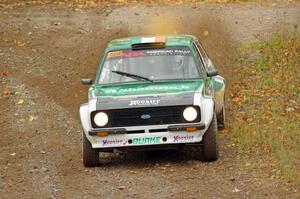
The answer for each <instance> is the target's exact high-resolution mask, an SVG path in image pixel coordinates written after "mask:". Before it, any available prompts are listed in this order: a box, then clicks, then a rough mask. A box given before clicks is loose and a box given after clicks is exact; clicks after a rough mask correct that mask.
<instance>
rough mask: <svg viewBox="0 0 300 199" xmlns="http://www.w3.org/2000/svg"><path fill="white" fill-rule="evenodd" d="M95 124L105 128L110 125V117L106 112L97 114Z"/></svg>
mask: <svg viewBox="0 0 300 199" xmlns="http://www.w3.org/2000/svg"><path fill="white" fill-rule="evenodd" d="M94 122H95V124H96V125H97V126H101V127H102V126H105V125H106V124H107V123H108V116H107V114H106V113H104V112H99V113H96V115H95V116H94Z"/></svg>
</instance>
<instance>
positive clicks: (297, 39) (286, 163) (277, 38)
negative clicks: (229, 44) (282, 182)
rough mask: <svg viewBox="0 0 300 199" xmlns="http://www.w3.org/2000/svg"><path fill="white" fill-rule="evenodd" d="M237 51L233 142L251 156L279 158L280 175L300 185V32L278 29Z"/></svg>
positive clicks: (232, 94)
mask: <svg viewBox="0 0 300 199" xmlns="http://www.w3.org/2000/svg"><path fill="white" fill-rule="evenodd" d="M237 51H238V53H237V57H238V58H237V59H238V60H237V64H236V65H235V66H234V74H236V75H237V78H236V79H237V81H235V82H234V83H233V84H232V86H233V88H232V91H231V96H230V97H231V101H232V105H233V109H234V110H235V113H234V122H233V123H232V125H231V126H230V129H229V131H231V132H232V134H233V136H232V142H233V143H234V144H235V145H236V146H237V147H238V151H239V153H241V154H243V155H244V156H245V157H250V158H254V159H255V158H257V157H259V158H261V157H265V158H266V162H267V159H272V158H273V159H275V162H276V163H275V164H276V165H277V169H278V171H279V172H277V175H279V176H284V177H286V178H287V179H289V180H292V181H295V182H296V184H298V185H300V33H299V32H297V31H295V32H294V33H292V34H287V33H285V34H283V33H276V34H274V35H273V36H271V37H270V38H269V39H267V40H260V41H258V42H254V43H251V44H247V45H242V46H240V47H238V50H237ZM277 177H278V176H277Z"/></svg>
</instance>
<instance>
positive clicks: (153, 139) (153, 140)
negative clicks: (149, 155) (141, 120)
mask: <svg viewBox="0 0 300 199" xmlns="http://www.w3.org/2000/svg"><path fill="white" fill-rule="evenodd" d="M158 143H161V137H149V138H133V139H132V144H158Z"/></svg>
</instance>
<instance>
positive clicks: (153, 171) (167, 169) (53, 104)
mask: <svg viewBox="0 0 300 199" xmlns="http://www.w3.org/2000/svg"><path fill="white" fill-rule="evenodd" d="M299 10H300V3H293V4H278V5H277V4H276V5H274V6H271V7H270V6H267V5H255V4H226V5H225V4H194V5H180V6H179V5H174V6H172V5H170V6H156V5H153V6H138V5H133V6H129V7H119V8H114V7H106V8H87V9H79V8H76V9H75V8H72V7H67V6H64V5H56V6H53V5H36V6H35V5H27V6H25V7H22V8H15V9H10V8H9V7H5V6H2V7H0V72H1V74H0V76H1V79H0V80H1V82H0V83H1V84H0V85H1V86H0V106H1V115H0V117H1V118H0V126H1V127H0V132H1V139H0V149H1V150H0V199H4V198H5V199H6V198H7V199H10V198H80V199H81V198H112V199H118V198H216V199H217V198H297V196H299V195H298V194H299V189H297V187H295V185H293V184H292V183H290V182H289V181H287V180H284V179H281V178H274V177H272V176H273V174H274V172H276V168H275V170H274V168H271V167H269V166H268V165H265V167H262V168H261V169H253V168H252V167H251V165H252V162H245V160H244V159H242V158H241V157H240V156H239V154H238V153H237V152H236V149H235V146H234V145H231V144H230V143H229V142H228V139H229V137H230V132H228V131H226V130H225V131H223V132H221V149H220V150H221V154H220V159H219V160H218V161H216V162H214V163H203V162H199V161H197V160H194V159H193V157H191V156H190V154H189V153H188V152H185V151H180V152H177V151H160V152H151V153H144V152H132V153H126V154H101V158H102V162H103V164H102V166H101V167H99V168H91V169H90V168H89V169H86V168H84V167H83V165H82V157H81V125H80V122H79V115H78V109H79V105H80V104H81V103H84V102H85V101H86V98H87V89H88V88H87V87H85V86H83V85H81V83H80V78H82V77H94V76H95V72H96V69H97V64H98V61H99V58H100V56H101V53H102V51H103V50H104V48H105V45H106V43H107V42H108V41H109V40H111V39H113V38H117V37H122V36H131V35H142V34H159V33H187V34H194V35H196V36H198V37H200V38H201V39H202V41H203V44H204V46H205V47H206V48H207V51H208V53H209V54H210V55H211V57H212V59H213V60H214V61H215V65H216V66H217V67H218V68H219V69H220V71H221V74H222V75H223V76H225V78H226V79H228V81H229V85H230V82H231V81H232V79H234V78H235V75H234V74H232V72H231V67H230V66H231V64H232V63H233V52H234V45H235V44H238V43H240V42H242V43H245V42H250V41H253V40H257V39H260V38H264V37H266V36H268V35H270V34H271V33H272V32H274V31H276V30H281V31H292V29H293V28H294V27H297V26H299V25H300V12H299ZM229 89H230V88H229ZM228 100H229V104H230V99H228ZM232 109H234V107H230V106H229V108H228V110H227V111H228V113H229V114H228V115H229V118H228V121H229V122H230V121H231V120H233V119H234V117H233V116H232ZM257 161H258V162H260V163H261V164H262V165H263V163H264V161H265V160H264V159H263V158H260V157H257Z"/></svg>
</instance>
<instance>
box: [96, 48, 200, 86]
mask: <svg viewBox="0 0 300 199" xmlns="http://www.w3.org/2000/svg"><path fill="white" fill-rule="evenodd" d="M200 77H202V75H201V74H200V73H199V71H198V70H197V66H196V64H195V60H194V58H193V55H192V52H191V49H190V48H188V47H166V48H163V49H145V50H131V49H125V50H118V51H110V52H108V53H107V55H106V58H105V62H104V65H103V68H102V71H101V74H100V77H99V80H98V83H99V84H110V83H120V82H132V81H155V80H182V79H193V78H200Z"/></svg>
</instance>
